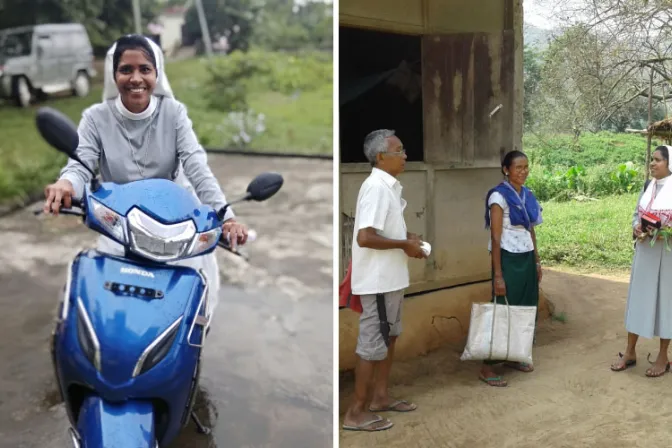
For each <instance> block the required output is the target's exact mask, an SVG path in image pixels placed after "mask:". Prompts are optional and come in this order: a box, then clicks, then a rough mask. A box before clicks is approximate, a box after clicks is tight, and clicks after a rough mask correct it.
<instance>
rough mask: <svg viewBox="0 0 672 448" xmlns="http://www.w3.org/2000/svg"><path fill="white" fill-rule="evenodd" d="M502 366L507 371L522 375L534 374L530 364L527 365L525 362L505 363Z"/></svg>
mask: <svg viewBox="0 0 672 448" xmlns="http://www.w3.org/2000/svg"><path fill="white" fill-rule="evenodd" d="M504 365H505V366H506V367H508V368H509V369H515V370H518V371H520V372H524V373H531V372H534V367H533V366H532V365H531V364H527V363H525V362H506V363H504Z"/></svg>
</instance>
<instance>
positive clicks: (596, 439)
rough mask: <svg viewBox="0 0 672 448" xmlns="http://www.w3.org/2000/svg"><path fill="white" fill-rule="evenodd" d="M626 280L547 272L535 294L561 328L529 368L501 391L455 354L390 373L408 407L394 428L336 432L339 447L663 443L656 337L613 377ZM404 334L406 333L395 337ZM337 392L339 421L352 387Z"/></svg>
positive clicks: (666, 411)
mask: <svg viewBox="0 0 672 448" xmlns="http://www.w3.org/2000/svg"><path fill="white" fill-rule="evenodd" d="M628 280H629V279H628V277H627V276H619V277H615V276H614V277H606V276H582V275H578V274H572V273H567V272H559V271H551V270H546V271H545V276H544V279H543V282H542V287H543V289H544V291H545V293H546V294H547V295H548V297H549V298H550V300H551V301H552V302H553V303H554V305H555V306H556V312H563V311H564V312H565V314H566V317H567V320H566V322H564V323H563V322H559V321H557V320H556V321H551V320H548V321H546V322H544V323H542V324H541V325H540V327H539V331H538V336H537V345H536V346H535V349H534V354H533V356H534V360H535V367H536V370H535V372H533V373H530V374H525V373H520V372H515V371H511V370H510V369H508V371H506V370H505V371H504V373H505V377H506V378H507V379H508V381H509V387H508V388H494V387H489V386H487V385H486V384H484V383H482V382H480V381H478V379H477V374H478V369H479V365H478V363H475V362H461V361H460V360H459V356H460V352H459V350H460V347H452V348H445V349H441V350H438V351H436V352H433V353H430V354H429V355H428V356H426V357H423V358H417V359H415V360H411V361H408V362H400V363H398V364H396V365H395V366H394V367H393V373H392V384H393V389H392V396H393V397H395V398H401V399H406V400H410V401H413V402H415V403H416V404H417V405H418V409H417V410H416V411H415V412H411V413H407V414H399V413H388V414H385V416H386V417H388V418H390V419H391V420H392V421H393V422H394V423H395V426H394V427H393V428H391V429H390V430H387V431H382V432H378V433H354V432H349V431H343V430H341V431H340V446H341V447H342V448H355V447H366V448H371V447H373V446H380V447H386V448H391V447H419V448H420V447H465V448H467V447H469V448H488V447H493V448H494V447H497V448H506V447H515V448H528V447H529V448H533V447H534V448H538V447H548V448H565V447H567V448H569V447H573V448H575V447H592V448H601V447H604V448H607V447H608V448H619V447H629V448H632V447H652V446H667V445H669V439H670V429H669V426H668V425H669V422H670V417H672V406H670V405H669V398H670V389H669V388H670V386H672V374H668V375H666V376H663V377H661V378H647V377H645V376H644V372H645V370H646V368H647V367H648V365H649V364H648V363H647V361H646V357H647V354H648V353H651V356H652V360H653V359H655V356H656V355H657V353H658V340H646V339H641V340H640V342H639V345H638V350H637V356H638V364H637V366H636V367H634V368H632V369H628V370H626V371H624V372H618V373H614V372H611V371H610V369H609V365H610V363H611V362H612V361H613V360H614V359H615V356H616V355H617V353H618V352H619V351H623V350H625V343H626V335H627V333H626V331H625V328H624V324H623V318H624V311H625V301H626V297H627V292H628ZM401 337H403V335H402V336H401ZM343 383H344V384H342V385H341V394H340V395H341V398H340V413H341V415H340V424H341V425H342V423H343V414H344V413H345V410H346V409H347V406H348V405H349V404H350V402H351V396H352V388H353V383H352V381H351V380H346V381H344V382H343Z"/></svg>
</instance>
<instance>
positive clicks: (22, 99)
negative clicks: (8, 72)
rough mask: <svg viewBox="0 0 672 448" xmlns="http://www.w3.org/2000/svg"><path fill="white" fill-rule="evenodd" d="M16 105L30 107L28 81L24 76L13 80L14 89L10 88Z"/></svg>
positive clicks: (30, 97)
mask: <svg viewBox="0 0 672 448" xmlns="http://www.w3.org/2000/svg"><path fill="white" fill-rule="evenodd" d="M12 91H13V93H14V99H15V100H16V105H17V106H19V107H28V106H30V100H31V99H32V97H33V94H32V92H31V91H30V86H29V85H28V80H27V79H26V78H25V77H24V76H19V77H17V78H14V87H13V88H12Z"/></svg>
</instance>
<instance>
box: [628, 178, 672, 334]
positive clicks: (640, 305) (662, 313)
mask: <svg viewBox="0 0 672 448" xmlns="http://www.w3.org/2000/svg"><path fill="white" fill-rule="evenodd" d="M667 179H668V178H665V179H662V181H663V182H661V181H657V182H658V186H659V188H658V189H657V191H660V189H661V188H660V187H662V184H663V183H664V181H666V180H667ZM642 194H643V192H642ZM642 194H640V199H641V196H642ZM640 199H638V200H637V204H639V200H640ZM638 223H639V221H638V217H637V210H636V208H635V214H634V216H633V228H634V227H635V226H636V225H637V224H638ZM625 328H626V330H627V331H628V332H629V333H634V334H637V335H639V336H641V337H645V338H653V337H660V338H663V339H672V252H670V251H668V250H667V249H665V242H664V241H662V240H658V241H656V242H655V244H654V245H653V247H651V239H650V238H647V239H645V240H643V241H638V242H637V244H636V246H635V256H634V259H633V262H632V270H631V274H630V288H629V291H628V302H627V306H626V309H625Z"/></svg>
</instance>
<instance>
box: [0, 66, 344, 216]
mask: <svg viewBox="0 0 672 448" xmlns="http://www.w3.org/2000/svg"><path fill="white" fill-rule="evenodd" d="M166 71H167V74H168V79H169V80H170V83H171V86H172V88H173V91H174V92H175V95H176V97H177V99H178V100H180V101H181V102H183V103H184V104H185V105H186V106H187V108H188V111H189V116H190V118H191V120H192V122H193V124H194V129H195V130H196V133H197V135H198V136H199V138H200V140H201V143H202V144H203V145H204V146H208V147H213V148H221V147H224V146H225V144H224V142H225V141H227V140H228V139H227V138H226V136H225V135H223V133H222V131H221V130H219V126H220V125H221V123H222V122H223V120H224V118H225V117H224V114H222V113H221V112H216V111H212V110H210V109H209V108H208V106H207V99H206V98H205V97H204V93H203V92H204V89H203V86H205V85H206V83H207V82H208V72H207V69H206V66H205V63H204V61H203V60H201V59H190V60H185V61H179V62H169V63H167V64H166ZM96 81H98V83H100V80H96ZM101 94H102V90H101V86H100V85H99V84H98V85H96V86H94V88H93V89H92V91H91V93H90V94H89V96H88V97H87V98H73V97H64V98H53V99H49V100H47V101H46V102H45V103H42V104H38V105H35V106H33V107H31V108H28V109H26V110H21V109H18V108H16V107H14V106H13V105H9V104H2V103H0V204H2V203H7V202H11V201H12V200H16V199H19V198H21V197H24V196H25V195H27V194H29V193H31V192H35V191H40V190H41V189H42V188H43V187H44V186H45V185H46V184H47V183H48V182H51V181H53V180H54V179H55V178H56V177H57V176H58V172H59V170H60V169H61V167H62V166H63V165H64V163H65V157H64V156H62V155H60V154H59V153H57V152H56V150H54V149H52V148H51V147H49V146H48V145H47V144H46V142H44V141H43V140H42V138H41V137H40V135H39V134H38V132H37V129H36V127H35V121H34V120H35V111H36V110H37V108H38V107H39V106H41V105H48V106H50V107H54V108H56V109H58V110H61V111H62V112H64V113H66V114H67V115H69V116H70V117H71V118H72V119H73V120H74V121H75V123H77V122H79V119H80V118H81V113H82V111H83V110H84V109H85V108H86V107H88V106H90V105H91V104H94V103H97V102H99V101H100V99H101ZM250 106H251V107H252V109H253V110H254V111H256V112H260V113H263V114H264V115H265V116H266V128H267V130H266V132H265V133H264V134H263V135H261V136H260V137H258V138H257V139H255V140H253V141H252V143H251V146H250V150H251V151H253V150H255V149H256V150H263V151H277V152H292V153H307V154H332V82H331V80H327V81H325V85H324V86H323V87H321V88H320V89H318V90H316V91H311V92H303V93H301V94H300V95H296V96H286V95H282V94H278V93H275V92H269V91H262V90H261V89H260V90H258V91H256V92H254V93H252V94H251V95H250Z"/></svg>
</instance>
